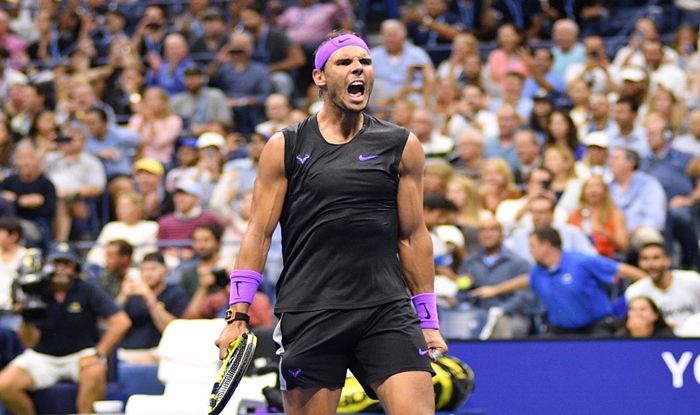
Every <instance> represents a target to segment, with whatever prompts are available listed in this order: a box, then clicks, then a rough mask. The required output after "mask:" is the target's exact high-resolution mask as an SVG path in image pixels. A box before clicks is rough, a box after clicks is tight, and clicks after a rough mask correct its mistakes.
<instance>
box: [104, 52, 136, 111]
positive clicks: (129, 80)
mask: <svg viewBox="0 0 700 415" xmlns="http://www.w3.org/2000/svg"><path fill="white" fill-rule="evenodd" d="M119 43H123V42H115V43H113V44H112V47H111V48H110V50H111V51H112V52H111V53H110V62H111V63H112V65H113V66H114V67H115V70H114V71H113V72H112V74H111V75H110V76H109V78H108V80H107V87H106V91H105V94H104V96H105V103H107V104H108V105H109V106H110V107H111V108H113V109H114V113H115V114H116V117H117V119H118V120H119V122H120V123H121V122H124V120H128V119H129V117H130V116H131V115H132V114H133V113H134V112H135V111H136V110H137V107H138V104H139V103H140V102H141V100H142V98H143V94H144V91H145V86H146V76H145V73H144V69H143V65H141V61H140V60H139V59H138V57H135V56H130V55H126V56H122V55H124V54H126V52H125V50H129V46H126V45H123V46H119ZM115 55H116V56H115ZM127 56H128V57H127ZM120 61H123V62H120Z"/></svg>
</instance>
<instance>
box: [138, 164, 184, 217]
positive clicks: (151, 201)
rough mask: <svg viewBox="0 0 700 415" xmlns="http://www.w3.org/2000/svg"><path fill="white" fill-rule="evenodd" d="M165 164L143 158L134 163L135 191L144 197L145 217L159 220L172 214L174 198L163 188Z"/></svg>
mask: <svg viewBox="0 0 700 415" xmlns="http://www.w3.org/2000/svg"><path fill="white" fill-rule="evenodd" d="M164 174H165V169H163V164H162V163H161V162H160V161H158V160H157V159H154V158H148V157H146V158H142V159H139V160H137V161H136V162H135V163H134V190H135V191H136V192H137V193H139V194H140V195H141V196H143V208H144V216H145V218H146V219H147V220H158V219H160V218H161V217H162V216H163V215H166V214H168V213H171V212H172V211H173V209H174V207H173V197H172V195H171V194H170V193H169V192H166V191H165V189H164V186H163V175H164Z"/></svg>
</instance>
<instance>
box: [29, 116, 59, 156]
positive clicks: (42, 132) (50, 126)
mask: <svg viewBox="0 0 700 415" xmlns="http://www.w3.org/2000/svg"><path fill="white" fill-rule="evenodd" d="M56 137H58V125H57V124H56V114H54V112H53V111H51V110H49V109H45V110H41V111H39V112H38V113H37V114H36V115H35V116H34V119H33V120H32V125H31V126H30V127H29V134H28V137H27V138H28V139H29V140H31V141H32V142H33V143H34V145H35V146H36V147H37V148H38V150H39V153H40V154H41V158H42V159H43V158H44V155H45V154H46V153H49V152H51V151H56V149H57V146H56Z"/></svg>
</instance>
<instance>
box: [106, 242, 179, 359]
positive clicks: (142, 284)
mask: <svg viewBox="0 0 700 415" xmlns="http://www.w3.org/2000/svg"><path fill="white" fill-rule="evenodd" d="M167 274H168V267H167V266H166V265H165V259H164V258H163V255H161V254H160V253H158V252H153V253H150V254H146V256H145V257H144V258H143V262H142V264H141V275H140V278H139V279H134V280H132V279H126V280H125V281H124V283H123V284H122V289H121V292H120V293H119V295H118V296H117V298H116V302H117V304H119V305H120V306H122V307H123V308H124V311H126V314H127V315H128V316H129V318H130V319H131V321H132V325H131V328H129V330H128V331H127V332H126V335H125V336H124V339H123V340H122V342H121V344H120V348H119V350H118V357H119V360H121V361H123V362H127V363H136V364H139V363H140V364H152V363H157V362H158V355H157V353H156V350H155V348H156V347H157V346H158V342H159V341H160V337H161V335H162V334H163V330H165V328H166V327H167V326H168V324H170V322H171V321H173V320H175V319H176V318H178V317H180V316H181V315H182V313H184V311H185V308H186V307H187V294H185V292H184V291H183V290H182V289H181V288H180V287H177V286H174V285H168V284H167V283H166V282H165V277H166V276H167Z"/></svg>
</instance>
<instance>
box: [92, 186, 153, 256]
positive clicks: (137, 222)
mask: <svg viewBox="0 0 700 415" xmlns="http://www.w3.org/2000/svg"><path fill="white" fill-rule="evenodd" d="M115 211H116V213H117V218H116V219H117V220H115V221H112V222H109V223H107V224H106V225H105V226H104V227H103V228H102V230H101V231H100V235H99V236H98V237H97V240H96V241H95V246H94V247H93V248H92V249H90V252H89V253H88V255H87V262H88V263H90V264H96V265H99V266H102V267H103V266H105V262H104V258H105V253H104V252H105V251H104V250H105V249H106V246H107V245H108V244H109V241H113V240H115V239H120V240H125V241H127V242H128V243H129V244H130V245H131V246H132V247H133V249H134V255H133V258H134V261H135V262H137V263H138V262H141V259H143V256H144V255H145V254H147V253H149V252H153V250H154V249H155V248H156V242H157V241H158V224H157V223H156V222H154V221H150V220H144V197H143V196H141V195H140V194H138V193H136V192H129V193H121V194H119V195H117V197H116V208H115Z"/></svg>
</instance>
